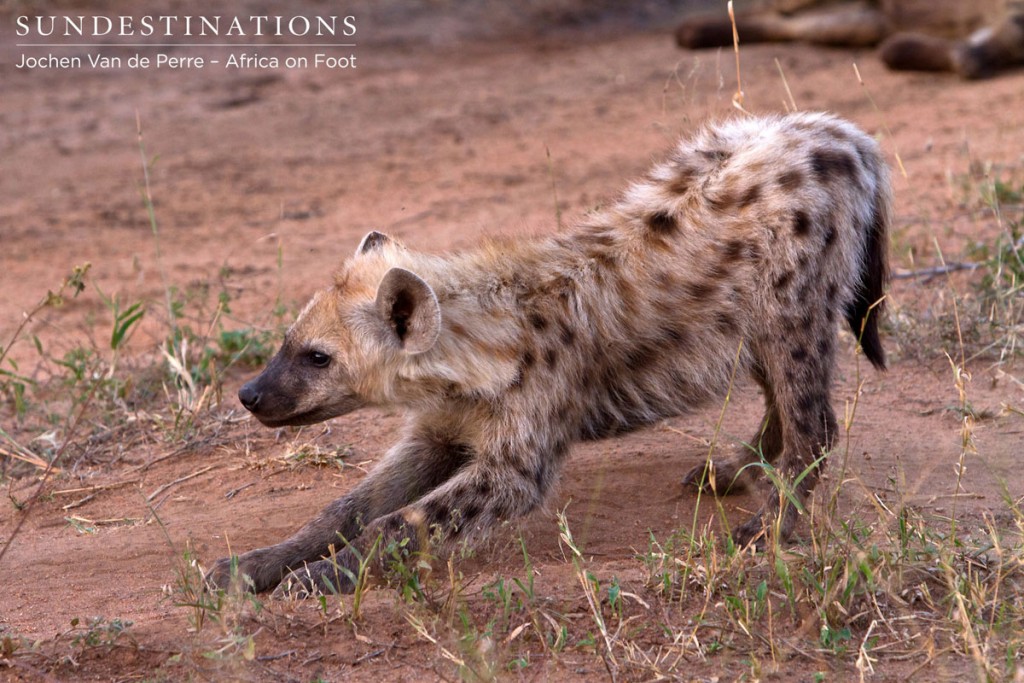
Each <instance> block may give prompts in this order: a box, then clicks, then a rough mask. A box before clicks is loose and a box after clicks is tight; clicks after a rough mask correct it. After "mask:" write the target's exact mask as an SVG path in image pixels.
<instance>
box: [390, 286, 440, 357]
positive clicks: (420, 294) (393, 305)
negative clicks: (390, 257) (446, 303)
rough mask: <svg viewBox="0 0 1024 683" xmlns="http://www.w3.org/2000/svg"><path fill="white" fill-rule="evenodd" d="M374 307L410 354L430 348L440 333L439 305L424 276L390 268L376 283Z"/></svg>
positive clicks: (400, 344)
mask: <svg viewBox="0 0 1024 683" xmlns="http://www.w3.org/2000/svg"><path fill="white" fill-rule="evenodd" d="M377 311H378V312H379V313H380V315H381V317H383V318H384V320H385V321H387V322H389V323H390V324H391V329H392V330H393V332H394V334H395V338H396V341H397V342H398V345H399V346H401V347H402V349H403V350H404V351H405V352H406V353H409V354H417V353H423V352H424V351H427V350H429V349H430V348H431V347H432V346H433V345H434V343H435V342H437V337H438V336H439V335H440V334H441V307H440V306H439V305H438V303H437V295H436V294H434V290H433V289H431V287H430V285H428V284H427V283H426V282H424V280H423V278H421V277H420V276H419V275H416V274H415V273H413V272H411V271H408V270H406V269H405V268H392V269H391V270H389V271H388V272H387V273H385V274H384V278H383V279H382V280H381V281H380V285H378V286H377Z"/></svg>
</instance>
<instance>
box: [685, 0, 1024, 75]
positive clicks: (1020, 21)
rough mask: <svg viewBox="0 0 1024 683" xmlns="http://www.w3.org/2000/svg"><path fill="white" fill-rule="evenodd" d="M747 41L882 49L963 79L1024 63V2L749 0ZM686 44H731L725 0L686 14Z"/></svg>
mask: <svg viewBox="0 0 1024 683" xmlns="http://www.w3.org/2000/svg"><path fill="white" fill-rule="evenodd" d="M735 14H736V27H737V31H738V33H739V39H740V42H741V43H763V42H788V41H802V42H807V43H812V44H815V45H826V46H834V47H873V46H879V56H880V57H881V59H882V61H883V62H885V64H886V65H887V66H888V67H889V68H890V69H894V70H898V71H938V72H951V73H955V74H958V75H959V76H960V77H962V78H965V79H977V78H986V77H989V76H993V75H995V74H997V73H999V72H1000V71H1003V70H1006V69H1009V68H1012V67H1014V66H1020V65H1024V0H853V1H851V0H748V1H747V2H742V1H738V2H736V12H735ZM676 42H677V43H678V45H679V46H680V47H683V48H689V49H700V48H709V47H724V46H731V45H732V23H731V22H730V20H729V16H728V13H727V11H726V6H725V2H724V0H723V2H722V3H721V7H720V8H719V9H717V10H715V11H711V12H708V11H702V12H699V13H696V14H691V15H690V16H687V17H686V18H685V19H684V20H683V22H682V23H681V24H680V25H679V26H678V28H677V29H676Z"/></svg>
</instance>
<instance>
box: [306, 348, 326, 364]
mask: <svg viewBox="0 0 1024 683" xmlns="http://www.w3.org/2000/svg"><path fill="white" fill-rule="evenodd" d="M306 360H308V361H309V364H310V365H312V366H313V367H317V368H326V367H327V366H328V365H330V364H331V357H330V356H328V355H327V354H326V353H320V352H319V351H310V352H308V353H307V354H306Z"/></svg>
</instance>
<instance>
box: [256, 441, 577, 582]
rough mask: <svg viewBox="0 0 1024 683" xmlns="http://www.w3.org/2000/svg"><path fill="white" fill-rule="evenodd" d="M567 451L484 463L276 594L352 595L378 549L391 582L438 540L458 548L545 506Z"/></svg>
mask: <svg viewBox="0 0 1024 683" xmlns="http://www.w3.org/2000/svg"><path fill="white" fill-rule="evenodd" d="M562 453H564V451H562V452H561V453H557V454H554V455H552V454H550V453H545V454H530V455H529V456H527V457H520V456H512V458H511V460H509V459H508V458H504V459H502V460H492V459H489V458H487V457H480V458H477V459H475V460H474V462H473V463H471V464H469V465H467V466H466V467H464V468H463V469H461V470H460V471H459V472H458V473H457V474H456V475H455V476H453V477H452V478H451V479H449V480H448V481H447V482H445V483H444V484H442V485H441V486H439V487H438V488H436V489H434V490H433V491H431V492H429V493H427V494H426V495H424V496H423V497H422V498H420V499H419V500H416V501H414V502H412V503H410V504H409V505H407V506H405V507H403V508H402V509H400V510H396V511H395V512H392V513H391V514H388V515H384V516H383V517H380V518H378V519H376V520H374V521H373V522H371V523H370V524H368V525H367V527H366V529H365V530H364V531H363V533H362V534H360V535H359V537H358V538H356V539H355V540H354V541H353V542H352V544H351V545H350V546H348V547H345V548H344V549H339V551H338V552H337V553H336V555H335V556H334V557H331V558H328V559H324V560H320V561H318V562H311V563H309V564H306V565H305V566H303V567H301V568H297V569H296V570H295V571H293V572H292V573H291V574H289V575H288V576H287V577H285V579H284V580H283V581H282V582H281V585H280V586H279V587H278V589H277V592H276V594H277V595H279V596H283V595H292V596H295V597H307V596H309V595H313V594H315V593H316V592H318V591H319V592H324V593H329V592H334V591H340V592H351V591H352V590H353V588H354V586H353V584H352V582H351V580H350V579H349V578H348V573H347V572H345V571H343V570H342V568H344V569H347V570H348V572H350V573H351V574H352V575H356V572H357V569H358V566H359V557H360V556H363V557H364V558H365V556H366V553H368V552H369V551H370V550H371V549H372V548H373V547H374V546H376V547H377V548H378V551H377V554H376V557H375V558H374V563H373V564H372V565H371V567H372V568H373V569H374V573H375V574H376V575H378V576H386V575H387V574H388V572H389V570H390V569H391V568H392V563H393V562H394V561H395V556H394V553H396V552H397V553H398V554H399V558H398V559H404V558H406V557H409V558H411V557H413V556H414V555H415V553H417V552H420V551H424V550H427V549H428V548H429V546H430V542H431V541H433V540H439V541H440V542H441V544H443V545H444V546H446V547H449V548H450V547H453V546H454V545H455V544H457V543H458V542H459V541H460V540H462V539H464V538H466V537H467V536H469V535H470V534H471V533H473V532H475V531H479V530H484V529H487V528H489V527H491V526H493V525H495V524H497V523H498V522H499V521H501V520H508V519H515V518H518V517H522V516H523V515H526V514H527V513H529V512H530V511H532V510H533V509H535V508H536V507H537V506H538V505H540V504H541V502H542V501H543V500H544V497H545V495H546V493H547V491H548V489H549V488H550V486H551V483H552V482H553V481H554V479H555V476H554V475H555V473H556V470H557V465H558V463H560V462H561V460H562Z"/></svg>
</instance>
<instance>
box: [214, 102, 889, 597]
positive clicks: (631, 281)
mask: <svg viewBox="0 0 1024 683" xmlns="http://www.w3.org/2000/svg"><path fill="white" fill-rule="evenodd" d="M890 219H891V190H890V186H889V178H888V170H887V167H886V165H885V163H884V161H883V159H882V157H881V154H880V152H879V149H878V146H877V144H876V143H875V142H874V141H873V140H872V139H871V138H870V137H868V136H867V135H865V134H864V133H863V132H861V131H860V130H859V129H857V128H856V127H855V126H853V125H852V124H850V123H847V122H845V121H843V120H841V119H838V118H835V117H833V116H829V115H825V114H793V115H788V116H783V117H765V118H743V119H737V120H732V121H728V122H724V123H721V124H719V125H716V126H709V127H707V128H705V129H704V130H703V131H702V132H700V133H698V134H697V135H696V136H695V137H694V138H693V139H691V140H689V141H684V142H682V143H681V144H680V145H679V146H677V147H676V148H675V149H674V150H673V151H672V152H671V153H670V154H669V156H668V158H667V159H666V160H664V161H663V162H661V163H658V164H657V165H655V166H654V168H653V169H652V170H651V171H649V172H648V174H647V175H646V176H645V177H644V178H643V179H641V180H640V181H638V182H635V183H634V184H633V185H632V186H631V187H630V188H629V189H628V190H627V191H626V193H625V194H624V195H623V197H622V198H621V199H619V200H618V201H616V202H614V203H612V204H611V205H610V206H609V207H607V208H605V209H602V210H598V211H595V212H594V213H592V214H590V215H588V216H585V217H584V218H583V219H581V221H580V222H579V224H578V225H577V226H576V227H575V228H574V229H572V230H570V231H567V232H565V233H564V234H556V235H552V236H546V237H538V238H533V239H520V240H507V241H492V242H488V243H486V244H484V245H483V246H481V247H479V248H477V249H475V250H472V251H468V252H465V253H458V254H453V255H448V256H435V255H424V254H420V253H417V252H414V251H412V250H409V249H407V248H405V247H404V246H402V245H401V244H400V243H398V242H397V241H395V240H393V239H391V238H389V237H387V236H385V235H382V234H381V233H378V232H372V233H370V234H369V235H367V236H366V237H365V238H364V239H363V241H362V242H361V243H360V245H359V247H358V249H357V250H356V253H355V255H354V256H353V257H352V258H350V259H348V260H347V261H346V262H345V263H344V264H343V265H342V266H341V268H340V270H339V271H338V273H337V274H336V276H335V281H334V283H333V285H331V286H329V287H327V288H326V289H324V290H322V291H320V292H318V293H317V294H316V295H315V296H314V298H313V299H312V301H310V303H309V304H308V305H307V307H306V309H305V310H304V311H303V312H302V313H301V314H300V315H299V317H298V319H297V320H296V322H295V323H294V325H293V326H292V327H291V329H289V330H288V332H287V333H286V335H285V338H284V342H283V344H282V347H281V349H280V351H279V352H278V353H277V355H276V356H275V357H274V358H273V360H271V362H270V363H269V365H268V366H267V368H266V369H265V370H264V371H263V373H262V374H260V375H259V376H258V377H256V378H255V379H253V380H252V381H250V382H249V383H248V384H246V385H245V386H244V387H242V389H241V391H240V392H239V398H240V400H241V402H242V403H243V404H244V405H245V407H246V408H247V409H249V410H250V411H251V412H252V413H253V415H255V416H256V417H257V418H258V419H259V420H260V421H261V422H262V423H264V424H265V425H268V426H272V427H279V426H283V425H302V424H310V423H314V422H319V421H322V420H326V419H329V418H331V417H335V416H338V415H342V414H345V413H347V412H350V411H352V410H355V409H357V408H360V407H363V406H392V407H401V408H403V409H404V410H405V412H406V414H407V416H408V419H407V422H406V425H405V428H404V433H403V435H402V436H401V438H400V439H399V440H398V443H397V444H395V445H394V446H393V447H392V448H391V449H390V450H389V451H388V452H387V454H386V455H385V456H384V458H383V459H382V460H381V462H380V463H379V464H377V466H376V467H375V468H374V469H373V470H372V471H371V472H370V473H369V474H368V475H367V476H366V477H365V478H364V479H363V480H362V481H361V482H360V483H359V484H358V485H357V486H355V488H354V489H353V490H352V491H351V492H350V493H348V494H347V495H345V496H342V497H341V498H339V499H337V500H336V501H334V502H333V503H331V504H330V505H328V506H327V508H326V509H324V510H323V511H322V512H321V513H320V515H319V516H317V517H316V518H315V519H313V520H312V521H310V522H309V523H308V524H306V525H305V526H304V527H302V528H301V529H300V530H299V531H298V532H297V533H295V534H294V535H293V536H292V537H290V538H288V539H286V540H284V541H283V542H281V543H279V544H277V545H273V546H269V547H266V548H260V549H257V550H252V551H249V552H247V553H245V554H243V555H241V556H240V557H238V558H237V563H238V564H237V567H238V571H239V572H240V574H243V575H245V576H248V577H249V579H251V585H250V587H251V588H252V589H254V590H256V591H263V590H267V589H270V588H273V587H274V586H278V585H279V591H286V590H288V588H287V587H289V586H290V587H291V588H292V589H293V590H294V591H296V592H297V593H298V594H300V595H301V594H306V593H308V592H309V591H311V590H314V589H321V590H342V591H345V590H351V589H352V587H353V586H352V581H351V575H350V574H349V572H355V571H356V569H357V567H358V560H359V557H360V556H363V555H364V554H365V553H366V552H368V550H369V549H370V548H372V547H373V546H374V544H375V543H379V546H378V547H380V548H387V547H391V548H393V549H394V548H400V549H401V552H405V553H410V552H416V551H420V550H426V546H428V545H431V544H434V545H435V546H436V545H438V544H440V545H441V546H445V545H447V546H448V547H451V545H452V544H453V543H456V542H458V541H460V540H464V539H466V538H469V537H470V536H471V535H473V534H474V533H479V532H481V531H484V530H486V529H488V528H490V527H493V526H494V525H495V524H496V523H498V522H499V521H500V520H507V519H512V518H516V517H520V516H522V515H525V514H526V513H528V512H530V511H531V510H533V509H535V508H537V507H538V506H539V505H540V504H541V503H542V502H543V501H544V499H545V497H546V495H547V494H548V493H549V491H550V490H551V488H552V487H553V485H554V483H555V481H556V480H557V478H558V474H559V471H560V469H561V467H562V464H563V462H564V461H565V459H566V455H567V453H568V451H569V448H570V445H571V444H572V443H573V442H574V441H580V440H587V439H600V438H605V437H609V436H612V435H615V434H620V433H623V432H627V431H630V430H633V429H636V428H639V427H642V426H644V425H650V424H652V423H655V422H657V421H659V420H662V419H664V418H667V417H670V416H675V415H680V414H683V413H686V412H687V411H689V410H691V409H693V408H695V407H697V406H700V405H706V404H708V403H709V402H713V401H716V400H721V399H722V398H723V396H724V395H725V393H726V392H727V391H728V388H729V385H730V378H731V377H732V376H733V373H734V371H736V370H740V371H744V370H745V371H746V372H747V373H749V374H750V375H752V376H753V378H754V380H755V381H756V382H757V384H758V385H759V386H760V387H761V390H762V391H763V393H764V400H765V414H764V418H763V420H762V422H761V427H760V429H759V430H758V431H757V433H756V434H755V436H754V437H753V438H752V439H751V442H750V444H747V445H744V446H742V447H741V448H738V449H737V450H736V451H735V452H734V453H732V454H731V456H730V457H727V458H723V459H720V460H715V461H713V462H710V463H707V464H701V465H698V466H697V467H695V468H693V469H692V470H691V471H690V472H689V473H688V474H687V475H686V476H685V478H684V481H685V482H686V483H688V484H694V485H699V486H706V487H708V488H709V489H712V490H714V491H715V492H717V493H726V492H728V491H729V490H731V489H735V488H736V487H737V486H738V485H740V484H742V483H744V480H745V479H746V478H747V471H749V470H759V471H760V470H762V469H763V468H764V467H765V466H769V465H770V466H771V467H773V468H774V469H775V471H776V472H777V473H778V475H779V477H778V478H779V479H781V481H782V482H783V485H784V486H786V487H790V488H791V489H792V490H791V491H789V493H788V494H787V495H782V494H780V493H779V491H778V490H776V489H771V488H768V487H766V488H768V491H767V492H766V494H765V496H764V500H763V504H762V506H761V508H760V510H759V511H758V512H757V514H755V515H754V516H753V517H751V518H750V519H749V520H747V521H746V522H744V523H742V524H740V525H739V526H738V527H736V528H735V529H734V530H733V534H734V536H735V539H736V540H737V541H738V542H739V543H742V544H748V543H751V542H753V543H757V544H763V543H764V542H765V539H766V538H768V537H770V536H773V535H774V536H775V537H776V538H778V539H779V540H784V539H786V538H787V537H788V536H789V535H790V533H791V532H792V530H793V528H794V526H795V523H796V520H797V515H798V510H799V507H800V506H802V504H803V503H804V502H805V501H806V500H807V498H808V495H809V494H810V492H811V490H812V489H813V488H814V486H815V483H816V481H817V479H818V473H819V471H820V468H821V465H822V463H823V459H824V456H825V455H826V454H827V453H828V452H829V450H830V449H831V447H832V444H833V441H834V439H835V437H836V435H837V423H836V417H835V413H834V411H833V409H832V405H831V402H830V400H829V387H830V381H831V376H832V371H833V366H834V360H835V356H836V352H837V343H836V339H835V332H836V330H835V328H836V323H837V317H841V318H842V319H844V320H845V321H846V323H847V324H848V326H849V328H850V329H851V330H852V332H853V333H854V335H855V336H856V338H857V339H859V340H860V345H861V348H862V349H863V351H864V354H865V355H866V356H867V358H868V359H869V360H870V361H871V362H872V363H873V364H874V365H875V366H876V367H878V368H884V365H885V357H884V353H883V350H882V345H881V342H880V339H879V335H878V320H879V315H880V314H881V311H882V303H883V290H884V287H885V284H886V280H887V275H888V266H887V240H888V237H887V233H888V226H889V223H890ZM751 464H753V465H757V467H753V468H750V467H748V465H751ZM428 539H429V540H428ZM388 554H389V553H381V554H380V555H382V556H383V555H388ZM378 562H379V563H381V564H380V566H381V567H383V563H384V560H378ZM231 568H232V562H231V561H230V560H229V559H222V560H220V561H218V562H217V564H216V565H215V566H214V568H213V570H212V571H211V573H210V576H209V578H210V580H211V581H212V583H213V584H215V585H219V586H226V585H227V584H229V583H230V582H231V581H232V576H231Z"/></svg>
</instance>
